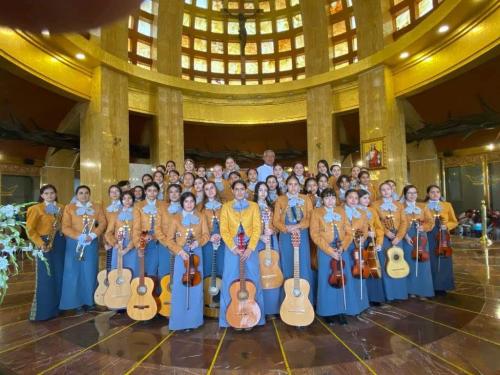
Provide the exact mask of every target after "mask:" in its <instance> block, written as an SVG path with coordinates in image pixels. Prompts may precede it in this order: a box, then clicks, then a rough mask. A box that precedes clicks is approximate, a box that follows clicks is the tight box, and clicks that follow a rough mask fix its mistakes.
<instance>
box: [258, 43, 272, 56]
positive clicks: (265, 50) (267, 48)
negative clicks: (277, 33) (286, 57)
mask: <svg viewBox="0 0 500 375" xmlns="http://www.w3.org/2000/svg"><path fill="white" fill-rule="evenodd" d="M260 48H261V51H262V54H265V55H267V54H270V53H274V42H273V41H272V40H268V41H265V42H262V43H261V47H260Z"/></svg>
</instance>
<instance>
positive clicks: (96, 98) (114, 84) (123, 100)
mask: <svg viewBox="0 0 500 375" xmlns="http://www.w3.org/2000/svg"><path fill="white" fill-rule="evenodd" d="M127 27H128V26H127V19H124V20H121V21H118V22H116V23H114V24H112V25H109V26H106V27H104V28H103V29H102V30H101V46H102V48H103V49H105V50H107V51H108V52H110V53H113V54H115V55H116V56H118V57H120V58H122V59H127V38H128V33H127ZM128 117H129V116H128V78H127V76H126V75H124V74H121V73H118V72H116V71H114V70H112V69H109V68H107V67H106V66H98V67H96V68H95V69H94V72H93V78H92V86H91V98H90V102H89V103H88V107H87V109H86V111H85V113H84V115H83V121H82V124H81V128H80V180H81V183H82V184H87V185H89V187H90V188H91V189H92V199H93V200H94V201H96V202H107V200H108V199H107V190H108V187H109V185H111V184H113V183H116V182H118V181H119V180H125V179H128V171H129V161H130V160H129V126H128Z"/></svg>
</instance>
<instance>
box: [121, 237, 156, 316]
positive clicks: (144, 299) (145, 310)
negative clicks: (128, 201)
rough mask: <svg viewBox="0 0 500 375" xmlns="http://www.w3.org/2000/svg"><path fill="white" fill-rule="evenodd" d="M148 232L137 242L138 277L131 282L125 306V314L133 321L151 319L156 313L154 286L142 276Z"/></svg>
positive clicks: (151, 281) (148, 279)
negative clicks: (130, 290)
mask: <svg viewBox="0 0 500 375" xmlns="http://www.w3.org/2000/svg"><path fill="white" fill-rule="evenodd" d="M147 235H148V232H142V233H141V238H140V240H139V249H138V256H139V277H136V278H134V279H133V280H132V283H131V285H130V287H131V289H132V295H131V296H130V299H129V301H128V304H127V314H128V316H129V317H130V318H131V319H134V320H150V319H153V318H154V317H155V315H156V313H157V311H158V305H157V303H156V300H155V298H154V297H153V291H154V287H155V284H154V282H153V279H151V278H150V277H145V276H144V249H145V248H146V237H147Z"/></svg>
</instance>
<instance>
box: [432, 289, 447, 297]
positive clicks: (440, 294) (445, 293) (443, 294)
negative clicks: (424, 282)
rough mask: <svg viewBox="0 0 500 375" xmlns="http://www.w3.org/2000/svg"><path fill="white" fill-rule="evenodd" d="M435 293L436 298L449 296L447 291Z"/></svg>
mask: <svg viewBox="0 0 500 375" xmlns="http://www.w3.org/2000/svg"><path fill="white" fill-rule="evenodd" d="M434 293H435V294H436V296H446V295H448V293H447V292H446V290H436V291H435V292H434Z"/></svg>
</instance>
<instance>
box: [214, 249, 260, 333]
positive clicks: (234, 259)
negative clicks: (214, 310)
mask: <svg viewBox="0 0 500 375" xmlns="http://www.w3.org/2000/svg"><path fill="white" fill-rule="evenodd" d="M245 277H246V279H247V280H250V281H252V282H253V283H254V285H255V288H256V289H257V293H256V296H255V300H256V301H257V304H258V305H259V307H260V311H261V317H260V320H259V323H258V324H259V325H263V324H264V323H265V322H266V318H265V313H264V311H265V310H264V294H263V293H262V287H261V285H260V269H259V256H258V253H257V251H253V252H252V254H251V255H250V257H249V258H248V259H247V260H246V262H245ZM239 279H240V257H239V255H234V254H233V253H232V252H231V250H230V249H229V248H228V247H227V246H225V247H224V271H223V272H222V288H221V298H220V314H219V326H220V327H229V324H228V323H227V320H226V310H227V307H228V306H229V304H230V302H231V295H230V294H229V288H230V287H231V285H232V284H233V282H235V281H237V280H239Z"/></svg>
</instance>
